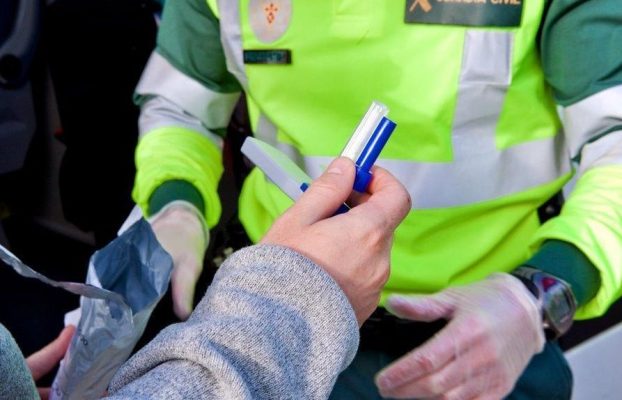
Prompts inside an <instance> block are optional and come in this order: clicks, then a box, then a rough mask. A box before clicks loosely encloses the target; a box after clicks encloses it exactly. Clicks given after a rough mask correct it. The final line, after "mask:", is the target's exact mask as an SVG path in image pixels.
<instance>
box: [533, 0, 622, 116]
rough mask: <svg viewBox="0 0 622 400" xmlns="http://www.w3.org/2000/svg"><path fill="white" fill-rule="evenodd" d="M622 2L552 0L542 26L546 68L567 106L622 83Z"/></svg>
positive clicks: (558, 94) (541, 44)
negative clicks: (621, 45)
mask: <svg viewBox="0 0 622 400" xmlns="http://www.w3.org/2000/svg"><path fill="white" fill-rule="evenodd" d="M620 21H622V7H620V0H601V1H585V0H564V1H553V2H552V3H551V5H550V7H549V9H548V13H547V15H546V17H545V20H544V23H543V27H542V40H541V42H540V46H541V54H542V64H543V68H544V71H545V75H546V77H547V80H548V82H549V83H550V84H551V85H552V86H553V89H554V94H555V98H556V100H557V102H558V103H559V104H561V105H563V106H567V105H570V104H573V103H576V102H577V101H580V100H582V99H584V98H586V97H589V96H591V95H593V94H594V93H598V92H600V91H602V90H605V89H608V88H610V87H613V86H616V85H620V84H621V83H622V57H620V52H619V50H618V49H619V48H620V43H622V24H620Z"/></svg>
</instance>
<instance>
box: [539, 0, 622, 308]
mask: <svg viewBox="0 0 622 400" xmlns="http://www.w3.org/2000/svg"><path fill="white" fill-rule="evenodd" d="M620 21H622V2H620V0H599V1H585V0H550V1H549V6H548V9H547V12H546V15H545V18H544V20H543V25H542V30H541V40H540V52H541V58H542V65H543V69H544V72H545V76H546V79H547V82H548V83H549V84H550V86H551V88H552V90H553V95H554V97H555V100H556V102H557V104H558V106H559V109H560V114H561V115H562V122H563V123H564V130H565V134H566V139H567V142H568V144H569V149H570V152H571V154H572V157H573V160H574V161H575V166H576V169H577V174H578V179H577V182H576V185H575V187H574V189H573V190H572V192H571V194H570V196H569V197H568V199H567V201H566V204H565V205H564V207H563V209H562V212H561V214H560V216H558V217H556V218H553V219H551V220H550V221H548V222H547V223H545V224H544V225H543V226H542V227H541V229H540V230H539V231H538V233H537V235H536V238H535V241H534V243H533V246H534V248H539V249H540V252H537V253H536V256H535V257H534V258H533V259H532V260H530V262H528V264H529V265H533V266H535V267H538V268H540V269H544V270H545V271H547V272H550V273H552V274H554V275H557V276H560V277H561V278H563V279H565V280H566V281H568V282H569V283H571V285H572V286H573V290H574V291H575V295H577V297H578V298H580V300H579V301H580V303H581V305H582V307H580V308H579V310H578V312H577V318H578V319H582V318H591V317H595V316H599V315H602V314H603V313H604V312H605V311H606V310H607V308H608V307H609V306H610V305H611V303H613V302H614V301H615V300H617V299H618V298H619V297H620V295H622V269H621V268H620V265H622V157H621V155H622V146H621V144H622V140H621V138H622V123H621V122H622V118H621V115H622V112H621V109H620V107H622V103H618V106H614V104H615V103H616V102H617V100H616V99H620V95H621V94H622V52H620V44H621V43H622V24H621V23H620ZM590 268H591V269H590ZM594 282H596V283H597V287H596V288H595V287H594V286H593V285H594ZM594 292H596V293H594ZM594 294H595V295H594ZM590 298H591V299H590Z"/></svg>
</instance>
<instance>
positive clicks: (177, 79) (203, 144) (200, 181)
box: [133, 0, 240, 227]
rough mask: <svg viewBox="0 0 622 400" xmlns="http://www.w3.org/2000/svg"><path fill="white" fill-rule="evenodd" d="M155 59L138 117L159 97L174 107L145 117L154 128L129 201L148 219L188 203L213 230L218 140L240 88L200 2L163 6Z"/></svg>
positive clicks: (139, 158) (140, 93) (144, 135)
mask: <svg viewBox="0 0 622 400" xmlns="http://www.w3.org/2000/svg"><path fill="white" fill-rule="evenodd" d="M156 53H157V54H158V55H159V56H160V58H159V59H157V57H156V61H157V62H155V63H154V64H157V65H150V64H148V66H147V68H146V70H145V73H144V74H143V79H141V83H139V87H138V88H137V93H136V95H135V101H136V103H137V104H139V105H141V107H142V108H143V113H145V107H149V101H151V99H153V98H157V97H161V98H164V99H166V102H169V103H168V104H174V105H175V106H174V107H171V108H170V109H164V110H162V107H161V104H167V103H166V102H161V103H159V106H156V107H152V109H150V110H149V111H148V112H147V114H148V117H149V123H150V124H151V125H152V126H153V127H152V128H149V129H147V131H143V129H142V127H141V139H140V142H139V145H138V147H137V149H136V166H137V175H136V180H135V185H134V190H133V197H134V200H135V201H136V203H138V204H139V205H140V206H141V208H142V210H143V212H144V213H145V214H147V215H152V214H154V213H155V212H157V211H158V210H159V209H161V208H162V207H163V206H164V205H166V204H167V203H168V202H170V201H173V200H186V201H189V202H191V203H193V204H194V205H196V206H197V208H199V209H200V210H201V211H202V212H203V214H204V215H205V219H206V222H207V224H208V226H210V227H213V226H214V225H216V223H217V222H218V219H219V218H220V210H221V205H220V199H219V198H218V194H217V188H218V181H219V180H220V177H221V175H222V155H221V149H220V148H219V146H218V140H219V139H218V137H219V136H224V133H225V132H226V129H225V128H226V121H227V117H228V116H227V117H223V116H225V115H227V111H228V110H232V109H233V102H235V98H236V97H235V96H236V94H237V93H238V92H240V85H239V83H238V82H237V80H236V79H235V78H234V77H233V75H231V74H230V73H229V72H228V70H227V68H226V60H225V55H224V51H223V49H222V44H221V42H220V24H219V21H218V19H217V18H216V17H215V16H214V14H213V12H212V11H211V9H210V7H209V6H208V5H207V3H206V2H205V1H204V0H175V1H169V2H166V5H165V7H164V11H163V15H162V20H161V24H160V28H159V32H158V39H157V47H156ZM162 59H163V61H160V60H162ZM150 63H151V61H150ZM149 68H152V69H151V71H150V70H149ZM145 76H147V78H145ZM229 115H230V114H229ZM141 118H142V116H141ZM189 119H190V120H191V122H190V123H187V121H188V120H189Z"/></svg>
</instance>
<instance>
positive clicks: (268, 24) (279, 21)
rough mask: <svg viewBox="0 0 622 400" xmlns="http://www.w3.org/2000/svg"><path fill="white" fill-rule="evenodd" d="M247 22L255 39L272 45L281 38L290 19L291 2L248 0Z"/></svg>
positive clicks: (283, 0)
mask: <svg viewBox="0 0 622 400" xmlns="http://www.w3.org/2000/svg"><path fill="white" fill-rule="evenodd" d="M248 14H249V22H250V25H251V29H252V30H253V33H254V34H255V36H256V37H257V39H259V40H261V41H262V42H264V43H272V42H274V41H276V40H277V39H279V38H280V37H282V36H283V35H284V34H285V31H287V28H288V27H289V24H290V21H291V18H292V3H291V0H250V2H249V13H248Z"/></svg>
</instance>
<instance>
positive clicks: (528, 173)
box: [305, 134, 570, 209]
mask: <svg viewBox="0 0 622 400" xmlns="http://www.w3.org/2000/svg"><path fill="white" fill-rule="evenodd" d="M555 138H557V139H558V140H538V141H533V142H528V143H524V144H520V145H517V146H514V147H512V148H510V149H508V150H505V151H501V152H497V153H496V154H479V155H478V154H474V155H473V157H472V158H462V159H460V160H455V161H454V162H452V163H437V164H435V163H420V162H413V161H404V160H395V159H380V160H378V162H377V164H378V165H380V166H382V167H383V168H386V169H388V170H389V171H391V173H392V174H393V175H394V176H395V177H396V178H397V179H398V180H399V181H400V182H402V184H403V185H404V186H406V188H407V189H408V192H409V193H410V196H411V198H412V207H413V209H431V208H442V207H454V206H463V205H468V204H473V203H477V202H481V201H487V200H493V199H497V198H500V197H503V196H507V195H511V194H513V193H518V192H521V191H524V190H527V189H530V188H533V187H535V186H537V185H542V184H545V183H549V182H551V181H553V180H554V179H556V178H558V177H560V176H561V174H563V173H565V172H568V171H570V165H569V162H568V158H567V157H564V156H563V155H562V154H563V152H564V151H563V141H562V140H561V139H562V135H561V134H560V135H556V136H555ZM553 154H557V155H558V157H557V158H556V159H551V155H553ZM331 160H332V158H330V157H305V168H306V170H307V173H308V174H309V175H310V176H311V177H313V178H316V177H317V176H319V175H320V174H321V173H322V171H323V170H324V168H325V167H326V166H327V165H328V163H330V161H331Z"/></svg>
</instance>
